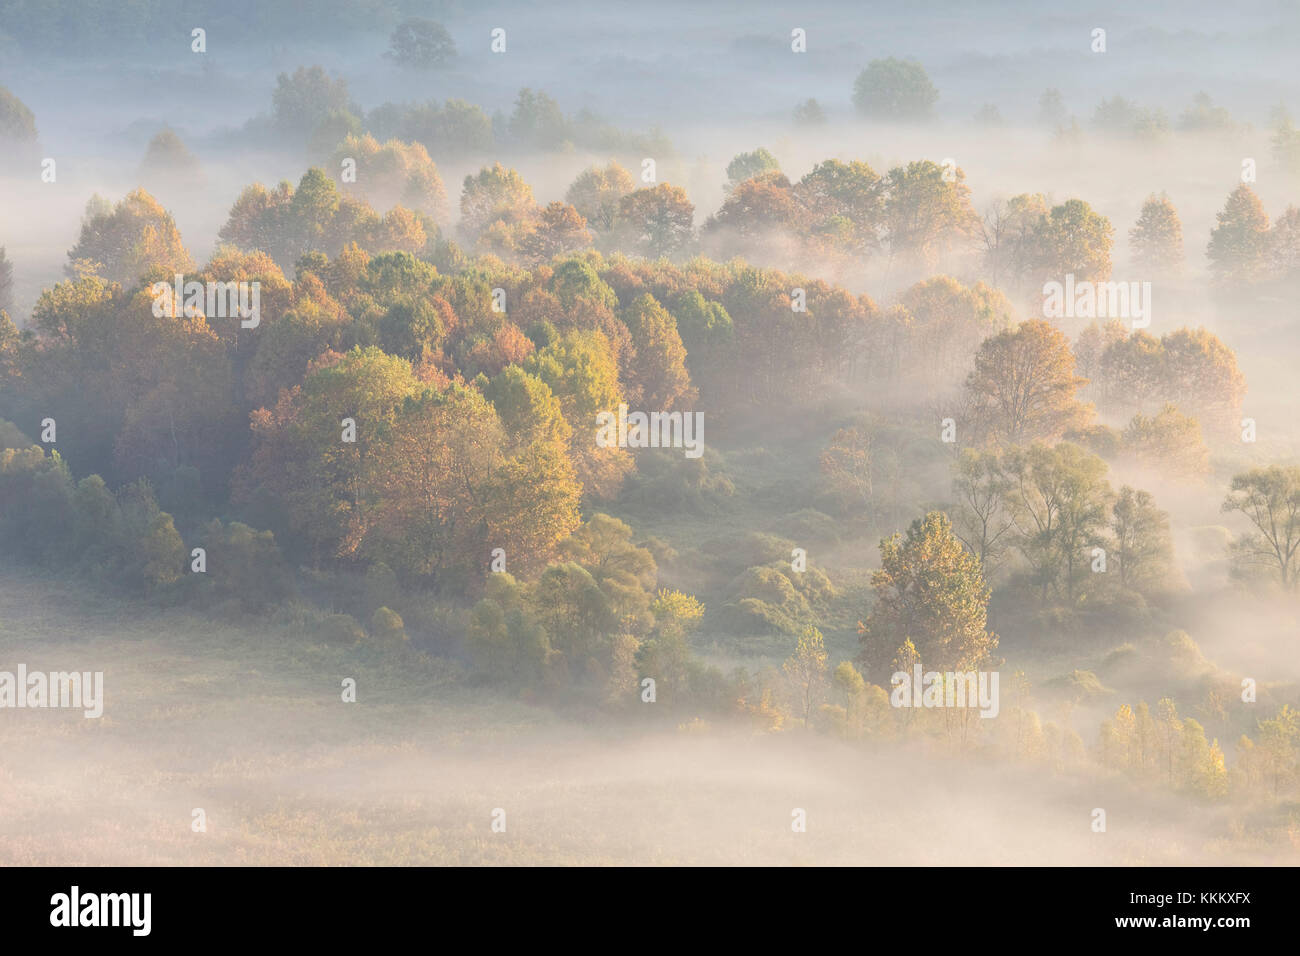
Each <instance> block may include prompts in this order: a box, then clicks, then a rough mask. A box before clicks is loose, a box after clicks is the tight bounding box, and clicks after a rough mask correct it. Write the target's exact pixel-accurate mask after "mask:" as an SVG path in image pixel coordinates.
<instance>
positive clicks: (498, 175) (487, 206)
mask: <svg viewBox="0 0 1300 956" xmlns="http://www.w3.org/2000/svg"><path fill="white" fill-rule="evenodd" d="M536 209H537V204H536V202H535V201H534V200H533V190H532V188H531V187H530V186H529V185H528V184H527V183H526V182H524V179H523V177H522V176H520V175H519V173H518V172H517V171H516V170H513V169H507V168H506V167H504V166H502V165H501V164H500V163H494V164H493V165H492V166H484V167H483V168H482V169H481V170H479V172H478V174H477V175H471V176H466V177H465V186H464V189H463V190H462V192H461V197H460V228H461V231H462V232H463V233H464V234H465V235H466V237H467V238H469V239H470V240H474V239H477V238H478V237H479V235H480V234H482V233H483V232H484V230H486V229H487V228H488V227H489V226H490V225H492V223H494V222H506V223H514V222H518V221H520V220H524V219H529V218H531V217H532V216H533V215H534V213H535V211H536Z"/></svg>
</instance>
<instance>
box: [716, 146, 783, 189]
mask: <svg viewBox="0 0 1300 956" xmlns="http://www.w3.org/2000/svg"><path fill="white" fill-rule="evenodd" d="M780 171H781V164H780V163H779V162H777V160H776V157H775V156H773V155H772V154H771V153H769V152H768V151H767V150H766V149H764V148H763V147H762V146H760V147H759V148H758V149H756V150H754V151H753V152H752V153H737V154H736V156H735V158H734V159H732V161H731V162H730V163H728V164H727V188H728V189H729V190H730V189H734V188H735V187H736V186H738V185H740V184H741V183H743V182H744V181H745V180H746V179H752V178H753V177H755V176H759V175H762V174H763V173H769V172H775V173H779V172H780Z"/></svg>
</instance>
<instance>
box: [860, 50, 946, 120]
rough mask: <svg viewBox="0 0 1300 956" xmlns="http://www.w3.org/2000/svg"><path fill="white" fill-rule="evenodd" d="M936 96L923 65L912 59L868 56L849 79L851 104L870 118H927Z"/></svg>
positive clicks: (937, 94) (936, 98)
mask: <svg viewBox="0 0 1300 956" xmlns="http://www.w3.org/2000/svg"><path fill="white" fill-rule="evenodd" d="M938 99H939V91H938V90H937V89H935V87H934V84H933V83H931V82H930V77H929V76H928V75H926V72H925V69H924V68H923V67H922V66H921V64H919V63H917V62H915V61H913V60H898V59H895V58H894V57H889V58H888V59H885V60H872V61H871V62H870V63H869V64H867V68H866V69H865V70H863V71H862V72H861V73H859V74H858V78H857V80H855V81H854V83H853V105H854V106H855V107H856V108H857V110H858V113H860V114H861V115H862V116H866V117H869V118H871V119H881V120H923V119H928V118H929V117H930V112H931V110H932V109H933V108H934V104H935V103H936V102H937V101H938Z"/></svg>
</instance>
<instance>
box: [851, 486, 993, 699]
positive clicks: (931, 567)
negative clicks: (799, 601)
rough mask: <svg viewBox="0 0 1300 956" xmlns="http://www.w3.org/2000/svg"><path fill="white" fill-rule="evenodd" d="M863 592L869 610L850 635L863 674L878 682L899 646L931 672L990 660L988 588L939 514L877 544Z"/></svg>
mask: <svg viewBox="0 0 1300 956" xmlns="http://www.w3.org/2000/svg"><path fill="white" fill-rule="evenodd" d="M871 584H872V589H873V591H874V592H875V603H874V605H873V606H872V608H871V613H870V615H869V616H868V617H867V619H866V621H865V622H863V623H861V624H859V627H858V631H859V635H860V639H861V643H862V660H863V662H864V663H865V664H866V666H867V668H868V673H869V674H871V675H874V676H875V677H877V678H883V677H884V676H885V675H886V672H887V671H888V669H889V667H890V664H891V662H892V661H893V660H894V658H895V654H896V652H897V651H898V649H899V647H900V646H902V645H903V644H904V643H905V642H906V641H911V642H912V644H914V645H915V647H916V650H917V651H918V652H919V654H920V658H921V660H922V661H923V662H924V664H925V666H927V667H929V668H931V669H935V670H945V671H946V670H974V669H978V668H979V667H981V666H982V665H984V664H986V663H988V662H989V661H990V660H991V656H992V654H993V652H994V651H995V650H996V649H997V644H998V639H997V636H996V635H994V634H992V633H990V632H989V631H988V629H987V627H986V622H987V611H988V601H989V588H988V585H987V584H986V583H985V582H984V576H983V574H982V573H981V571H980V566H979V561H978V559H977V558H976V557H975V556H974V555H973V554H971V553H970V552H969V551H968V550H967V549H966V548H965V547H964V546H963V545H962V543H961V540H960V539H959V538H958V537H957V536H956V535H955V534H954V533H953V530H952V524H951V522H950V521H949V519H948V516H947V515H945V514H944V513H943V512H941V511H932V512H930V513H929V514H927V515H926V516H925V517H923V518H918V519H916V520H915V521H913V522H912V524H911V526H910V527H909V528H908V530H907V534H906V535H901V534H895V535H893V536H891V537H889V538H885V539H883V540H882V541H881V542H880V570H878V571H876V572H875V573H874V574H873V575H872V579H871ZM875 682H876V683H883V681H882V680H879V679H877V680H876V681H875Z"/></svg>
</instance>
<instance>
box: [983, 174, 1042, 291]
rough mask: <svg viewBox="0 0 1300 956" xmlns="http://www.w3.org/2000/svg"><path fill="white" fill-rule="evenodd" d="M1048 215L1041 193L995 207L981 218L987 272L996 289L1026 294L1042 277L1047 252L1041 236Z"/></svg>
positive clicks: (1018, 197)
mask: <svg viewBox="0 0 1300 956" xmlns="http://www.w3.org/2000/svg"><path fill="white" fill-rule="evenodd" d="M1047 212H1048V209H1047V200H1046V199H1045V198H1044V197H1043V195H1042V194H1041V193H1033V194H1030V193H1022V194H1020V195H1018V196H1012V197H1011V198H1010V199H1008V200H1005V201H1002V202H997V203H995V204H994V205H993V206H992V207H991V208H990V209H989V210H988V211H987V212H986V213H985V214H984V216H983V217H982V218H981V220H980V223H979V235H980V239H981V242H982V244H983V246H984V268H985V269H986V270H987V272H988V276H989V279H990V280H991V281H992V283H993V284H994V285H995V286H999V285H1004V286H1006V287H1009V288H1011V289H1016V290H1022V289H1024V288H1026V287H1027V286H1028V285H1029V284H1031V283H1032V282H1033V280H1034V279H1036V278H1037V277H1038V274H1039V271H1040V269H1041V260H1042V251H1043V250H1042V248H1041V247H1040V245H1039V236H1040V233H1041V232H1042V229H1043V223H1044V222H1045V221H1046V220H1047Z"/></svg>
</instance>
